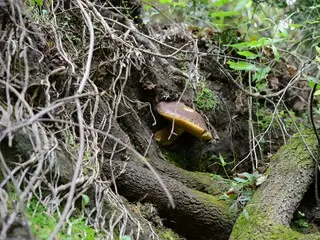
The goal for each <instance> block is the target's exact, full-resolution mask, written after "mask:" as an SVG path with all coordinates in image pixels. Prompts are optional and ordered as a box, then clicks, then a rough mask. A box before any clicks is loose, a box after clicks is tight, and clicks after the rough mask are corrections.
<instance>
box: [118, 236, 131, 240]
mask: <svg viewBox="0 0 320 240" xmlns="http://www.w3.org/2000/svg"><path fill="white" fill-rule="evenodd" d="M120 240H131V237H130V236H127V235H125V236H122V237H121V238H120Z"/></svg>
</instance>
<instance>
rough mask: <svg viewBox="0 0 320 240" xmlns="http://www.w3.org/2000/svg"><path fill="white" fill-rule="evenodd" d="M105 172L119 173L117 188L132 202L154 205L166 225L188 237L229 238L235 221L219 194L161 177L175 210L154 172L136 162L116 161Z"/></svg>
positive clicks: (115, 174) (110, 173) (108, 173)
mask: <svg viewBox="0 0 320 240" xmlns="http://www.w3.org/2000/svg"><path fill="white" fill-rule="evenodd" d="M124 166H125V167H124ZM104 173H105V174H106V175H107V176H108V177H109V178H110V177H111V176H112V175H114V176H118V177H117V178H116V180H115V183H116V184H115V186H114V187H115V188H116V189H117V191H118V192H119V193H120V194H121V195H123V196H124V197H126V198H127V199H128V200H129V201H141V202H148V203H152V204H154V205H155V206H156V207H157V209H158V211H159V214H160V216H161V217H162V218H164V219H165V220H164V221H165V222H166V225H168V226H170V227H172V228H173V229H174V230H175V231H176V232H177V233H179V234H181V235H182V236H184V237H186V238H187V239H199V240H201V239H229V236H230V232H231V229H232V226H233V222H234V221H233V219H232V218H230V217H228V216H227V213H226V212H227V209H226V208H227V207H226V205H225V204H224V203H223V202H220V201H219V200H218V199H217V197H214V196H210V195H208V194H205V193H201V192H199V191H196V190H191V189H189V188H187V187H186V186H184V185H183V184H182V183H180V182H178V181H176V180H174V179H172V178H170V177H167V176H162V180H163V182H164V183H165V185H166V186H167V188H168V190H169V191H170V193H171V194H172V196H173V200H174V203H175V208H174V209H173V208H171V207H169V205H168V204H169V202H168V199H167V197H166V195H165V193H164V191H163V189H162V187H161V186H160V185H159V183H158V182H157V180H156V178H155V176H154V175H153V174H152V172H151V171H149V170H148V169H146V168H141V167H139V166H137V164H136V163H135V162H132V161H129V162H122V163H121V162H113V163H112V169H111V168H110V166H105V168H104Z"/></svg>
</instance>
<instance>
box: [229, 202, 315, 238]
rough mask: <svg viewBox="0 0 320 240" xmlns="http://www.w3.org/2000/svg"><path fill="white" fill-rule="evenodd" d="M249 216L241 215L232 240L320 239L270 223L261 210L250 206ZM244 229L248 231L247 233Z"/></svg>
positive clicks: (313, 235)
mask: <svg viewBox="0 0 320 240" xmlns="http://www.w3.org/2000/svg"><path fill="white" fill-rule="evenodd" d="M246 209H247V212H248V215H247V217H246V216H245V215H244V214H241V215H240V217H239V218H238V219H237V222H236V225H235V227H234V229H233V231H232V234H231V237H230V239H231V240H236V239H239V240H242V239H250V240H273V239H274V240H278V239H281V240H309V239H310V240H311V239H312V240H314V239H320V235H319V234H308V235H307V234H306V235H305V234H301V233H299V232H295V231H293V230H292V229H290V228H289V227H286V226H283V225H281V224H276V223H274V222H271V221H268V220H267V219H268V218H267V216H265V215H263V214H262V213H261V212H260V211H259V209H257V208H255V207H254V206H252V205H250V207H247V208H246ZM243 229H246V230H245V231H244V230H243Z"/></svg>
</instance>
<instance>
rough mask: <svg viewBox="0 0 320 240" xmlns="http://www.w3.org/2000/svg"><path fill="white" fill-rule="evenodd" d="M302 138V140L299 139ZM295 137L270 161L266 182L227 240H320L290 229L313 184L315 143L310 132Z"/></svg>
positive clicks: (311, 235)
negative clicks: (303, 199) (296, 211)
mask: <svg viewBox="0 0 320 240" xmlns="http://www.w3.org/2000/svg"><path fill="white" fill-rule="evenodd" d="M301 136H302V137H303V139H301ZM301 136H300V135H299V134H296V135H294V137H292V138H291V139H290V140H289V142H288V143H287V144H286V145H284V146H283V147H281V148H280V149H279V151H278V152H277V153H276V154H275V155H274V156H273V157H272V160H271V164H270V166H269V170H268V179H267V181H266V182H265V183H263V184H262V185H261V186H260V187H259V188H258V190H257V191H256V192H255V194H254V196H253V198H252V199H251V201H250V202H249V204H248V205H247V206H246V208H245V210H246V212H247V214H248V215H247V217H246V215H245V214H244V213H242V214H241V215H240V217H239V218H238V219H237V221H236V224H235V226H234V228H233V231H232V234H231V238H230V239H234V240H235V239H239V240H242V239H252V240H253V239H257V240H258V239H259V240H261V239H265V240H269V239H301V240H302V239H320V235H319V234H309V235H303V234H300V233H298V232H295V231H293V230H291V229H290V228H289V224H290V221H291V219H292V217H293V213H294V212H295V210H296V209H297V207H298V205H299V203H300V202H301V200H302V198H303V196H304V194H305V193H306V191H307V189H308V187H309V185H310V184H311V183H312V181H313V172H314V162H313V158H312V156H311V154H310V152H309V150H310V151H311V152H312V153H313V154H314V155H315V152H316V144H315V142H316V139H315V136H314V133H313V131H311V130H307V131H304V132H302V135H301Z"/></svg>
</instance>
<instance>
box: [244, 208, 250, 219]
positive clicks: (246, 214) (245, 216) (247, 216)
mask: <svg viewBox="0 0 320 240" xmlns="http://www.w3.org/2000/svg"><path fill="white" fill-rule="evenodd" d="M243 216H244V218H245V219H246V220H249V214H248V212H247V210H246V209H243Z"/></svg>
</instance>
